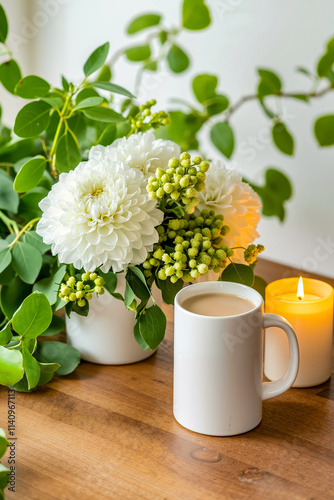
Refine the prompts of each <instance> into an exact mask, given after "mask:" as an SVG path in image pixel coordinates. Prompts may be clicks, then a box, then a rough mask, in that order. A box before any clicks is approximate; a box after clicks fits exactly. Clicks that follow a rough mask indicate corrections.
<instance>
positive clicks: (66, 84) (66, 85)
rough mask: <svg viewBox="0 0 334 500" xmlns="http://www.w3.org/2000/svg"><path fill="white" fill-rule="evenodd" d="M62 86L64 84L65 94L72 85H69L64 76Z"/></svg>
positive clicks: (62, 76)
mask: <svg viewBox="0 0 334 500" xmlns="http://www.w3.org/2000/svg"><path fill="white" fill-rule="evenodd" d="M61 84H62V86H63V89H64V90H65V92H68V90H69V88H70V85H69V83H68V81H67V80H66V78H65V77H64V75H61Z"/></svg>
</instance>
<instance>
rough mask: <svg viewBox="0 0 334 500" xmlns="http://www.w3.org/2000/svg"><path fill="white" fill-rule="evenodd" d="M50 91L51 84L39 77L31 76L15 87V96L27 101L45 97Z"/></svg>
mask: <svg viewBox="0 0 334 500" xmlns="http://www.w3.org/2000/svg"><path fill="white" fill-rule="evenodd" d="M49 90H50V84H49V83H48V82H47V81H46V80H43V78H40V77H39V76H34V75H29V76H25V77H24V78H21V80H20V81H19V82H18V83H17V84H16V86H15V89H14V91H15V94H16V95H18V96H20V97H23V98H25V99H36V98H37V97H45V96H46V95H47V94H48V92H49Z"/></svg>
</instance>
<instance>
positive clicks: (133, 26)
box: [126, 14, 161, 35]
mask: <svg viewBox="0 0 334 500" xmlns="http://www.w3.org/2000/svg"><path fill="white" fill-rule="evenodd" d="M160 21H161V16H160V15H159V14H143V15H142V16H138V17H136V18H135V19H133V20H132V21H131V22H130V23H129V25H128V27H127V28H126V32H127V34H128V35H133V34H134V33H138V31H142V30H145V29H147V28H150V27H151V26H157V25H158V24H160Z"/></svg>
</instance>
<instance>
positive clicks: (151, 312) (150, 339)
mask: <svg viewBox="0 0 334 500" xmlns="http://www.w3.org/2000/svg"><path fill="white" fill-rule="evenodd" d="M165 330H166V316H165V315H164V313H163V312H162V310H161V309H160V307H158V306H157V305H154V306H151V307H149V308H148V309H146V311H145V313H143V314H141V315H140V317H139V332H140V335H141V337H142V338H143V339H144V341H145V342H146V344H147V345H148V346H149V348H150V349H155V348H156V347H158V345H159V344H160V343H161V342H162V341H163V339H164V336H165Z"/></svg>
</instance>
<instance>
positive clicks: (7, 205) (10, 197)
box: [0, 170, 20, 214]
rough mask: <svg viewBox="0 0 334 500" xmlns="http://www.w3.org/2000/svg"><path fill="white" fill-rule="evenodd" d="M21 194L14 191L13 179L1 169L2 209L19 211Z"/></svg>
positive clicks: (0, 198)
mask: <svg viewBox="0 0 334 500" xmlns="http://www.w3.org/2000/svg"><path fill="white" fill-rule="evenodd" d="M19 201H20V200H19V195H18V194H17V193H16V192H15V191H14V188H13V179H12V178H11V176H10V175H8V174H7V172H5V171H4V170H0V209H1V208H3V209H5V210H9V211H10V212H13V213H14V214H16V213H17V210H18V206H19Z"/></svg>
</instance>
